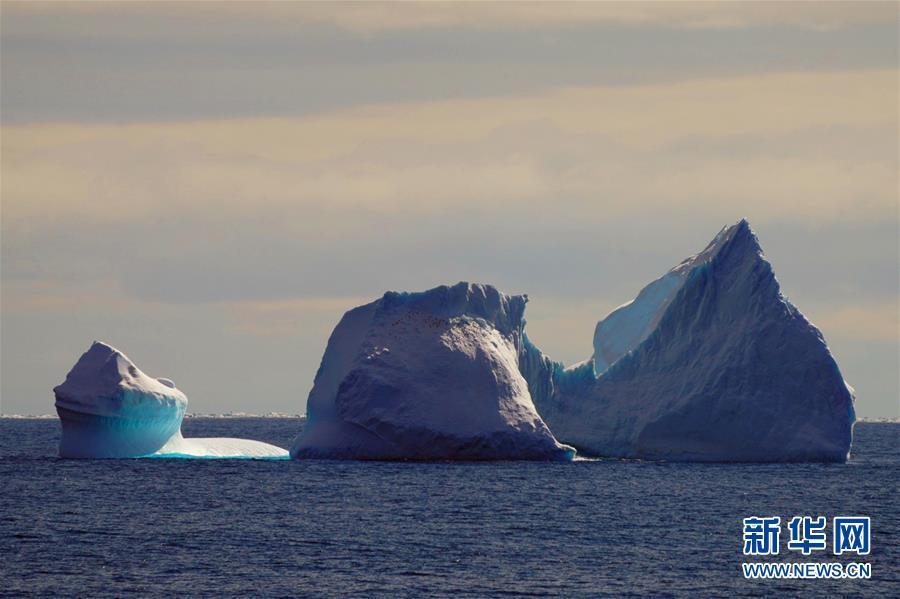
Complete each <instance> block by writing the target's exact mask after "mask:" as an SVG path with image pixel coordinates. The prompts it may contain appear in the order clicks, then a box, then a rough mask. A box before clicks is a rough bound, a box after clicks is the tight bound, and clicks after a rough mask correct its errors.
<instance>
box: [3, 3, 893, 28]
mask: <svg viewBox="0 0 900 599" xmlns="http://www.w3.org/2000/svg"><path fill="white" fill-rule="evenodd" d="M4 12H7V13H8V14H11V15H15V16H29V15H30V16H46V15H54V16H60V15H61V16H69V17H72V16H79V15H90V16H96V15H103V14H117V15H129V16H134V17H138V18H144V19H152V18H178V19H182V20H204V21H209V20H210V19H212V20H214V21H215V22H216V23H217V25H219V26H220V27H221V26H223V25H225V26H226V27H227V24H228V22H229V21H238V20H254V21H262V22H271V23H274V24H278V25H281V26H282V27H289V26H291V25H293V26H296V25H297V24H300V23H318V24H327V25H332V26H335V27H339V28H342V29H347V30H350V31H354V32H359V33H366V32H377V31H384V30H397V29H438V28H479V29H484V28H538V27H546V26H572V27H577V26H583V25H585V24H609V25H617V26H632V27H640V26H665V27H673V28H691V29H704V28H715V29H720V28H726V29H731V28H745V27H759V26H763V27H765V26H773V25H787V26H792V27H798V28H807V29H836V28H840V27H845V26H851V25H858V24H868V23H881V24H885V23H886V24H893V23H896V19H897V5H896V4H895V3H893V2H862V3H861V2H777V3H776V2H720V3H709V2H516V3H510V2H478V3H472V2H294V3H289V2H254V3H252V4H250V3H241V2H225V3H217V4H216V5H215V6H211V5H210V4H209V3H207V2H178V3H153V2H129V3H118V4H108V3H98V2H67V3H40V2H34V3H26V2H16V3H12V2H10V3H6V4H4Z"/></svg>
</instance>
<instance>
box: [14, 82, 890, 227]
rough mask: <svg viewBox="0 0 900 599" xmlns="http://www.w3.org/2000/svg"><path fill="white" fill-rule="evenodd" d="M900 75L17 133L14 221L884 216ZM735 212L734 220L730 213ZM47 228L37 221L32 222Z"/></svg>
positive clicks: (26, 128) (598, 91)
mask: <svg viewBox="0 0 900 599" xmlns="http://www.w3.org/2000/svg"><path fill="white" fill-rule="evenodd" d="M897 101H898V74H897V72H895V71H854V72H828V73H783V74H770V75H757V76H748V77H740V78H726V79H716V80H696V81H687V82H680V83H672V84H658V85H638V86H594V87H573V88H564V89H560V90H557V91H553V92H549V93H544V94H538V95H533V96H523V97H499V98H487V99H472V100H448V101H438V102H419V103H404V104H390V105H379V106H370V107H360V108H352V109H346V110H339V111H335V112H331V113H327V114H320V115H313V116H306V117H298V118H248V119H234V120H211V121H200V122H169V123H136V124H125V125H117V124H52V123H51V124H25V125H11V126H5V127H3V129H2V144H3V154H2V161H3V164H2V168H3V180H2V186H3V187H2V191H3V198H2V199H3V216H4V220H5V225H6V226H8V227H9V226H12V227H23V226H41V225H42V224H46V223H47V222H52V221H54V220H56V221H67V220H71V219H78V220H80V221H88V222H99V223H116V222H129V221H132V222H133V221H134V220H135V219H140V218H146V217H153V216H154V215H158V214H160V213H169V214H181V215H184V217H185V218H186V219H190V218H193V217H198V216H199V217H203V215H205V214H229V215H232V216H233V217H235V218H239V217H240V216H241V215H248V214H259V213H260V212H261V211H265V210H272V211H276V212H277V213H279V214H281V213H283V214H284V215H285V216H286V217H287V216H290V215H297V214H302V216H303V218H302V219H288V218H286V219H285V226H287V227H290V226H296V227H301V229H300V231H302V232H304V233H305V234H308V235H310V236H311V237H313V238H324V237H327V236H328V235H329V227H328V223H329V220H330V219H333V218H337V217H339V214H340V212H341V211H342V210H363V211H373V212H381V213H388V214H402V215H404V217H405V218H414V217H415V215H416V214H424V213H429V212H433V211H445V210H454V211H462V210H465V209H467V208H468V207H475V208H484V207H485V201H486V200H489V204H490V207H491V209H495V210H509V209H512V208H520V209H527V207H528V206H529V205H531V204H533V203H534V202H538V201H554V202H559V201H564V202H565V205H566V209H568V210H577V211H578V212H579V216H580V217H585V218H591V217H598V218H599V217H601V216H610V217H611V216H625V217H627V216H628V215H637V214H643V213H646V212H647V211H654V212H656V213H658V212H659V211H662V212H663V213H665V211H670V212H678V211H682V210H685V209H688V208H690V209H692V210H702V209H705V208H710V209H713V208H714V209H716V210H719V211H721V212H722V213H723V214H729V215H734V214H739V215H747V216H749V217H751V219H752V220H754V222H764V221H767V220H803V221H820V222H829V221H834V220H836V219H851V220H864V221H866V220H868V221H871V220H873V219H875V220H877V219H883V218H886V217H890V216H891V215H893V214H895V211H896V206H897V186H898V175H897V168H896V164H897V135H898V113H897V109H896V107H897ZM729 218H730V217H729ZM28 223H30V225H29V224H28Z"/></svg>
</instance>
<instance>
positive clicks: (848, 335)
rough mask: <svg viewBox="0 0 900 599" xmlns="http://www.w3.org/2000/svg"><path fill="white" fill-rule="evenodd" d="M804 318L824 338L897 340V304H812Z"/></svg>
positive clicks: (899, 325) (899, 305)
mask: <svg viewBox="0 0 900 599" xmlns="http://www.w3.org/2000/svg"><path fill="white" fill-rule="evenodd" d="M806 310H807V311H806V315H807V317H809V319H810V320H811V321H812V322H813V324H815V325H816V326H817V327H819V329H821V330H822V332H823V333H824V334H825V336H826V339H828V338H831V337H834V338H845V339H854V340H858V341H873V342H878V341H890V342H894V343H897V342H898V341H900V302H898V301H897V300H896V299H893V300H890V301H874V302H873V301H867V300H861V301H858V302H857V303H854V304H851V305H846V304H845V305H833V304H832V305H828V304H824V305H823V304H822V303H821V302H820V303H812V304H811V305H808V306H807V307H806Z"/></svg>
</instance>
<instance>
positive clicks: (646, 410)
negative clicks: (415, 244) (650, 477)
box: [521, 220, 855, 462]
mask: <svg viewBox="0 0 900 599" xmlns="http://www.w3.org/2000/svg"><path fill="white" fill-rule="evenodd" d="M594 339H595V348H594V359H593V360H592V361H588V362H585V363H582V364H580V365H577V366H575V367H573V368H570V369H566V370H563V369H562V366H561V365H560V364H558V363H552V362H550V361H549V360H547V359H546V358H545V357H543V356H542V355H541V354H540V352H539V351H538V350H536V349H535V348H534V347H533V346H531V347H530V348H528V349H529V352H530V353H531V354H532V355H530V356H528V359H527V360H523V361H521V364H522V366H523V372H524V373H525V376H526V378H527V379H528V380H529V383H530V385H531V388H532V396H533V397H534V401H535V404H536V406H537V407H538V411H539V412H540V414H541V416H542V417H543V418H544V420H545V421H546V422H547V424H548V425H549V426H550V428H551V429H552V430H553V432H554V434H555V435H556V436H557V437H558V438H559V439H560V440H561V441H562V442H564V443H570V444H572V445H573V446H575V447H577V448H578V450H579V451H583V452H585V453H588V454H592V455H599V456H614V457H630V458H648V459H669V460H682V461H758V462H780V461H838V462H841V461H845V460H846V459H847V457H848V453H849V450H850V445H851V439H852V428H853V423H854V421H855V414H854V409H853V395H852V390H851V389H850V387H849V386H848V385H847V384H846V383H845V381H844V380H843V377H842V376H841V373H840V371H839V370H838V367H837V364H836V363H835V361H834V358H833V357H832V355H831V353H830V351H829V350H828V347H827V345H826V344H825V340H824V339H823V337H822V334H821V333H820V332H819V330H818V329H817V328H816V327H815V326H813V325H812V324H811V323H810V322H809V321H808V320H807V319H806V318H805V317H804V316H803V315H802V314H801V313H800V311H799V310H797V308H796V307H794V306H793V304H791V303H790V302H789V301H788V300H787V299H786V298H784V297H783V296H782V295H781V292H780V289H779V285H778V281H777V280H776V279H775V276H774V274H773V272H772V269H771V266H770V265H769V263H768V261H766V259H765V258H764V257H763V254H762V250H761V249H760V247H759V244H758V241H757V239H756V236H755V235H754V234H753V232H752V231H751V230H750V226H749V224H748V223H747V221H745V220H742V221H740V222H739V223H737V224H736V225H733V226H731V227H726V228H725V229H723V230H722V231H721V232H720V233H719V234H718V235H717V236H716V238H715V239H714V240H713V241H712V243H710V244H709V245H708V246H707V248H706V249H705V250H704V251H703V252H701V253H700V254H698V255H696V256H694V257H692V258H689V259H688V260H685V261H684V262H682V263H681V264H679V265H678V266H676V267H675V268H674V269H673V270H672V271H670V272H669V273H667V274H666V275H664V276H663V277H662V278H660V279H657V280H656V281H654V282H653V283H651V284H650V285H648V286H647V287H646V288H644V290H642V291H641V292H640V293H639V294H638V296H637V298H636V299H635V300H634V301H633V302H630V303H629V304H626V305H624V306H622V307H620V308H618V309H616V310H615V311H613V312H612V313H611V314H610V315H609V316H608V317H607V318H606V319H604V320H603V321H601V322H600V323H599V324H598V325H597V327H596V333H595V338H594Z"/></svg>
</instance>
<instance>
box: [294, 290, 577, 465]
mask: <svg viewBox="0 0 900 599" xmlns="http://www.w3.org/2000/svg"><path fill="white" fill-rule="evenodd" d="M526 301H527V297H526V296H524V295H514V296H507V295H504V294H502V293H500V292H499V291H497V290H496V289H495V288H494V287H491V286H489V285H474V284H468V283H459V284H457V285H454V286H452V287H448V286H441V287H436V288H434V289H431V290H429V291H425V292H421V293H397V292H388V293H385V294H384V296H383V297H382V298H381V299H378V300H376V301H374V302H372V303H369V304H366V305H364V306H360V307H357V308H354V309H352V310H350V311H349V312H347V313H346V314H345V315H344V317H343V318H342V319H341V320H340V322H339V323H338V325H337V326H336V327H335V329H334V331H333V333H332V334H331V337H330V338H329V340H328V344H327V346H326V349H325V354H324V356H323V358H322V363H321V366H320V367H319V370H318V372H317V373H316V377H315V381H314V385H313V388H312V391H311V392H310V394H309V400H308V403H307V423H306V426H305V427H304V429H303V431H302V432H301V433H300V434H299V435H298V437H297V439H296V440H295V442H294V444H293V446H292V448H291V456H292V457H294V458H331V459H361V460H571V459H572V458H573V457H574V455H575V452H574V450H573V449H572V448H571V447H567V446H565V445H562V444H560V443H559V442H558V441H557V440H556V439H555V438H554V436H553V434H552V433H551V432H550V430H549V429H548V428H547V425H546V424H544V422H543V420H541V417H540V416H539V415H538V413H537V412H536V410H535V408H534V405H533V403H532V399H531V396H530V394H529V389H528V383H527V382H526V380H525V379H524V378H523V377H522V374H521V372H520V371H519V356H520V352H521V351H522V348H523V347H524V344H525V343H526V342H527V340H526V338H525V336H524V326H525V320H524V318H523V315H524V311H525V303H526Z"/></svg>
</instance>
